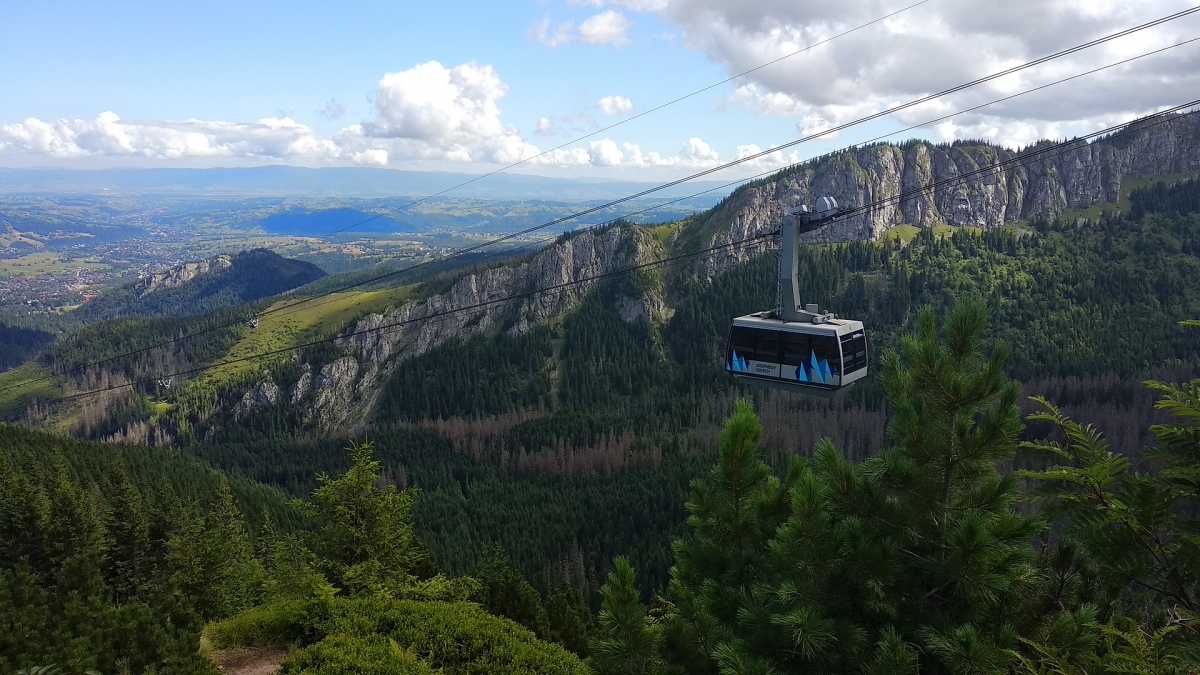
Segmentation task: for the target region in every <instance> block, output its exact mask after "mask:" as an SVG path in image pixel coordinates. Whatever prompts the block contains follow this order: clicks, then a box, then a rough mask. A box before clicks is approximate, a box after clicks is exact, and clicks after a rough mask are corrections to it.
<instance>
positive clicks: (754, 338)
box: [729, 326, 758, 354]
mask: <svg viewBox="0 0 1200 675" xmlns="http://www.w3.org/2000/svg"><path fill="white" fill-rule="evenodd" d="M729 344H730V346H732V347H733V348H734V349H737V350H738V351H739V352H741V351H745V352H746V353H747V354H753V353H754V349H755V348H756V347H757V346H758V331H756V330H754V329H753V328H742V327H741V326H734V327H733V334H732V335H730V336H729Z"/></svg>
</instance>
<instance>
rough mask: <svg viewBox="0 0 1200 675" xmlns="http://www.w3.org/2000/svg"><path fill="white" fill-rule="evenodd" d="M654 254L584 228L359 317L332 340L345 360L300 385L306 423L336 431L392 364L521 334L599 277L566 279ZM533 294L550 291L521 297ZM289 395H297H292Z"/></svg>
mask: <svg viewBox="0 0 1200 675" xmlns="http://www.w3.org/2000/svg"><path fill="white" fill-rule="evenodd" d="M655 249H656V246H655V243H654V240H653V238H652V237H650V236H649V235H648V234H647V233H646V232H644V231H643V230H641V229H640V228H637V227H633V226H626V225H621V226H614V227H610V228H606V229H604V230H601V231H592V230H587V231H584V232H580V233H579V234H576V235H574V236H571V237H569V238H564V239H562V240H560V241H558V242H557V243H555V244H554V245H553V246H551V247H549V248H547V249H545V250H543V251H541V252H539V253H538V254H537V255H535V256H534V257H533V258H531V259H529V260H527V261H525V262H521V263H519V264H514V265H503V266H498V267H494V268H491V269H487V270H483V271H481V272H476V273H473V274H467V275H465V276H463V277H462V278H460V279H458V280H457V281H456V282H455V283H454V284H453V285H452V286H451V287H450V289H449V290H448V291H446V292H445V293H440V294H437V295H434V296H432V297H429V298H427V299H425V300H423V301H420V302H413V303H409V304H406V305H403V306H401V307H399V308H397V309H395V310H393V311H391V312H388V313H387V314H370V315H367V316H366V317H364V318H362V319H361V320H359V321H358V322H356V323H355V324H354V325H352V326H351V327H349V328H348V329H347V330H346V331H345V334H346V336H347V337H345V338H343V339H341V340H339V341H338V346H339V347H341V348H342V349H343V350H344V351H345V352H346V353H348V354H350V356H346V357H343V358H341V359H338V360H337V361H334V362H332V363H329V364H326V365H325V366H324V367H323V368H322V369H321V371H320V373H319V375H318V376H317V377H316V378H313V379H315V381H313V379H306V380H305V385H304V386H305V388H306V389H307V387H308V386H309V382H312V385H313V390H314V392H315V393H314V408H313V413H314V418H315V420H316V421H317V423H318V424H319V425H320V426H321V427H323V428H335V427H339V426H343V425H345V424H346V423H347V422H348V421H351V420H353V419H354V418H355V417H356V416H361V415H362V414H365V412H366V411H367V410H368V409H369V408H370V404H371V399H372V397H373V395H374V385H375V384H376V383H377V382H378V380H379V377H380V375H381V374H382V373H383V372H384V371H385V370H386V369H387V367H388V365H389V363H391V362H392V361H393V359H396V358H410V357H412V356H416V355H419V354H423V353H425V352H426V351H428V350H430V349H432V348H434V347H436V346H438V345H440V344H442V343H443V342H446V341H447V340H449V339H451V338H453V337H459V336H464V335H472V334H478V333H482V332H486V331H488V330H492V329H495V328H496V327H497V325H498V324H499V323H500V322H503V323H505V324H507V325H509V326H510V327H509V328H508V330H510V331H513V332H518V333H520V332H525V331H527V330H529V329H530V328H532V327H533V325H534V324H535V323H536V322H538V321H546V320H549V319H554V318H557V317H559V316H561V315H562V314H564V313H565V312H567V311H569V310H571V309H572V308H574V307H575V306H577V305H578V304H579V302H580V300H581V299H582V298H583V297H585V296H586V295H587V294H588V293H589V292H590V291H591V290H592V289H593V288H595V287H596V286H597V285H598V284H600V283H603V281H604V280H603V279H598V280H595V281H588V282H584V283H579V284H574V282H578V281H580V280H582V279H591V278H594V277H598V276H602V275H605V274H608V273H610V272H613V271H616V270H621V269H624V268H627V267H629V266H630V265H636V264H640V263H645V262H649V261H651V260H653V259H654V256H655ZM534 289H551V290H550V291H549V292H544V293H538V294H537V295H527V293H528V292H529V291H532V290H534ZM522 296H524V297H522ZM617 304H618V307H619V311H620V312H621V316H622V317H623V318H625V320H626V321H629V322H631V323H633V322H637V321H661V320H663V319H664V318H665V312H667V311H668V310H667V309H666V305H665V303H664V302H663V301H662V298H661V296H659V295H658V294H657V293H647V294H646V295H644V296H643V297H639V298H628V297H621V298H618V300H617ZM381 326H392V327H390V328H386V329H380V327H381ZM377 329H378V330H377ZM300 396H303V394H302V393H301V394H300ZM293 398H294V399H295V398H298V397H297V396H296V394H295V393H293Z"/></svg>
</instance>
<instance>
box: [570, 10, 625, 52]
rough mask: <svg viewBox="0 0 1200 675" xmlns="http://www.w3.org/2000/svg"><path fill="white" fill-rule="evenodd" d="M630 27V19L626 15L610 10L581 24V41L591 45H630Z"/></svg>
mask: <svg viewBox="0 0 1200 675" xmlns="http://www.w3.org/2000/svg"><path fill="white" fill-rule="evenodd" d="M629 26H630V23H629V19H627V18H625V15H624V14H622V13H620V12H618V11H615V10H611V9H610V10H608V11H607V12H601V13H599V14H596V15H593V16H591V17H588V18H587V19H586V20H585V21H584V22H583V23H581V24H579V40H580V42H586V43H587V44H589V45H618V46H619V45H623V44H628V43H629V38H628V37H626V36H627V34H628V33H629Z"/></svg>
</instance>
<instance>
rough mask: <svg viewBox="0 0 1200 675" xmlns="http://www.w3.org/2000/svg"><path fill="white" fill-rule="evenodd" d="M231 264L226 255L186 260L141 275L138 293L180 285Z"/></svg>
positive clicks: (226, 267)
mask: <svg viewBox="0 0 1200 675" xmlns="http://www.w3.org/2000/svg"><path fill="white" fill-rule="evenodd" d="M232 266H233V259H232V258H231V257H230V256H227V255H219V256H216V257H215V258H209V259H208V260H200V261H197V262H186V263H183V264H182V265H177V266H175V267H172V268H171V269H169V270H165V271H162V272H155V273H154V274H150V275H147V276H144V277H142V278H141V284H142V289H141V293H140V295H143V296H144V295H146V294H148V293H153V292H154V291H157V290H159V289H160V288H174V287H176V286H182V285H183V284H186V283H187V282H189V281H191V280H192V279H195V278H196V277H199V276H203V275H205V274H212V273H214V272H220V271H221V270H227V269H229V268H230V267H232Z"/></svg>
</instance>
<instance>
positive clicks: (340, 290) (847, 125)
mask: <svg viewBox="0 0 1200 675" xmlns="http://www.w3.org/2000/svg"><path fill="white" fill-rule="evenodd" d="M1196 12H1200V6H1198V7H1194V8H1192V9H1188V10H1183V11H1181V12H1177V13H1175V14H1171V15H1169V16H1166V17H1163V18H1160V19H1156V20H1154V21H1150V22H1147V23H1144V24H1141V25H1139V26H1134V27H1132V28H1128V29H1125V30H1122V31H1119V32H1117V33H1113V34H1110V35H1108V36H1105V37H1102V38H1097V39H1096V40H1092V41H1091V42H1087V43H1084V44H1082V45H1078V46H1076V47H1072V48H1069V49H1066V50H1062V51H1060V52H1056V53H1054V54H1051V55H1048V56H1043V57H1041V58H1038V59H1035V60H1033V61H1029V62H1027V63H1024V64H1020V65H1017V66H1013V67H1012V68H1009V69H1006V70H1003V71H1000V72H998V73H993V74H992V75H988V76H985V77H982V78H979V79H976V80H973V81H971V82H968V83H965V84H960V85H957V86H955V87H952V88H950V89H947V90H944V91H942V92H939V93H937V94H930V95H928V96H925V97H922V98H919V99H915V100H913V101H909V102H908V103H904V104H901V105H899V106H895V107H893V108H889V109H888V110H885V111H880V112H878V113H874V114H872V115H868V116H867V117H864V118H860V119H858V120H855V121H852V122H847V123H845V124H842V125H839V126H837V127H833V128H830V129H826V130H823V131H820V132H817V133H814V134H811V135H809V136H805V137H802V138H799V139H796V140H793V141H790V142H789V143H786V144H784V145H781V146H777V147H775V148H771V149H769V150H766V151H763V152H760V153H757V154H754V155H750V156H747V157H743V158H739V159H736V160H733V161H731V162H727V163H725V164H722V165H720V166H717V167H713V168H710V169H706V170H704V171H701V172H698V173H695V174H692V175H690V176H687V177H685V178H681V179H679V180H676V181H672V182H670V183H665V184H663V185H659V186H657V187H654V188H650V189H647V190H643V191H642V192H639V193H636V194H634V195H631V196H627V197H622V198H620V199H616V200H612V201H609V202H607V203H605V204H601V205H598V206H595V207H591V208H588V209H585V210H583V211H579V212H576V213H573V214H570V215H567V216H563V217H561V218H557V219H554V220H551V221H549V222H546V223H542V224H540V225H535V226H533V227H530V228H526V229H525V230H521V231H518V232H513V233H510V234H507V235H503V236H501V237H497V238H495V239H493V240H491V241H488V242H483V243H481V244H477V245H474V246H470V247H467V248H463V249H459V250H458V251H455V252H454V253H452V254H449V255H447V256H443V257H441V258H438V259H435V260H430V261H425V262H421V263H418V264H417V265H412V266H410V267H405V268H401V269H399V270H394V271H392V272H388V273H386V274H383V275H380V276H378V277H374V278H371V279H367V280H364V281H360V282H356V283H353V284H348V285H346V286H342V287H339V288H336V289H334V290H332V291H327V292H325V293H323V294H322V295H318V296H314V297H311V298H304V299H298V300H297V301H296V302H294V303H291V304H285V305H283V306H280V307H277V308H274V309H268V310H266V311H264V312H260V313H259V314H258V315H257V316H259V317H262V316H266V315H269V314H274V313H277V312H284V313H285V314H287V313H291V312H294V311H300V309H299V307H300V306H301V305H305V304H306V303H310V302H312V301H313V300H315V299H318V298H321V297H326V296H333V295H336V294H338V293H343V292H345V291H348V290H352V289H354V288H359V287H362V286H366V285H369V284H374V283H378V282H379V281H383V280H384V279H387V278H390V277H393V276H396V275H399V274H402V273H405V272H409V271H412V270H414V269H417V268H419V267H424V266H427V265H433V264H437V263H440V262H446V261H448V260H452V259H454V258H457V257H460V256H462V255H465V254H467V253H470V252H473V251H477V250H480V249H482V248H485V247H487V246H491V245H494V244H497V243H500V242H503V241H508V240H512V239H515V238H517V237H520V236H523V235H526V234H530V233H532V232H536V231H538V230H542V229H544V228H547V227H551V226H553V225H557V224H561V223H563V222H567V221H570V220H574V219H577V218H579V217H581V216H584V215H589V214H591V213H595V212H597V211H600V210H603V209H606V208H610V207H612V206H615V205H618V204H622V203H625V202H628V201H631V200H633V199H636V198H638V197H642V196H645V195H648V194H652V193H654V192H657V191H659V190H662V189H665V188H667V187H673V186H675V185H679V184H682V183H685V182H688V181H690V180H693V179H695V178H698V177H701V176H705V175H709V174H711V173H715V172H717V171H721V170H723V169H726V168H729V167H731V166H735V165H738V164H742V163H744V162H747V161H752V160H754V159H758V158H761V157H763V156H766V155H769V154H772V153H774V152H777V151H779V150H782V149H784V148H787V147H792V146H795V145H798V144H800V143H804V142H807V141H810V140H813V139H816V138H820V137H822V136H825V135H828V134H831V133H835V132H837V131H842V130H844V129H847V128H850V127H853V126H856V125H858V124H862V123H865V122H868V121H873V120H875V119H879V118H880V117H883V116H885V115H888V114H891V113H894V112H897V111H899V110H904V109H906V108H910V107H913V106H916V105H920V104H921V103H927V102H929V101H931V100H933V99H936V98H938V97H940V96H943V95H946V94H949V93H954V92H958V91H962V90H964V89H967V88H969V87H972V86H975V85H978V84H981V83H984V82H987V81H990V80H993V79H996V78H999V77H1003V76H1006V75H1010V74H1013V73H1015V72H1018V71H1020V70H1024V69H1027V68H1029V67H1032V66H1034V65H1040V64H1042V63H1046V62H1048V61H1050V60H1053V59H1055V58H1060V57H1062V56H1066V55H1069V54H1073V53H1075V52H1078V51H1081V50H1083V49H1087V48H1089V47H1093V46H1096V45H1098V44H1102V43H1104V42H1108V41H1110V40H1114V39H1117V38H1119V37H1124V36H1127V35H1130V34H1132V33H1135V32H1137V31H1140V30H1145V29H1147V28H1150V27H1153V26H1157V25H1161V24H1163V23H1166V22H1168V21H1172V20H1175V19H1178V18H1181V17H1183V16H1187V15H1189V14H1194V13H1196ZM1197 39H1200V38H1193V39H1191V40H1187V41H1184V42H1180V43H1176V44H1174V45H1169V46H1167V47H1163V48H1160V49H1157V50H1153V51H1151V52H1147V53H1145V54H1141V55H1138V56H1135V57H1131V58H1128V59H1124V60H1122V61H1118V62H1116V63H1112V64H1109V65H1107V66H1102V67H1099V68H1095V69H1092V70H1089V71H1085V72H1083V73H1079V74H1076V75H1073V76H1069V77H1067V78H1063V79H1061V80H1058V81H1055V82H1051V83H1048V84H1044V85H1041V86H1039V87H1036V88H1034V89H1030V90H1027V91H1025V92H1018V93H1016V94H1012V95H1009V96H1006V97H1003V98H1000V99H997V100H995V101H991V102H988V103H984V104H980V105H977V106H974V107H972V108H967V109H965V110H961V111H958V112H955V113H951V114H948V115H944V116H942V117H939V118H936V119H933V120H928V121H925V122H922V123H920V124H915V125H911V126H909V127H906V128H904V129H900V130H898V131H894V132H890V133H888V134H884V135H883V136H879V137H877V138H876V139H872V140H871V141H867V142H874V141H875V140H880V139H883V138H887V137H889V136H893V135H896V134H898V133H903V132H905V131H910V130H913V129H917V128H920V127H922V126H926V125H928V124H933V123H935V122H939V121H943V120H945V119H949V118H951V117H954V116H956V115H961V114H964V113H967V112H971V111H974V110H978V109H980V108H983V107H986V106H989V105H994V104H996V103H999V102H1003V101H1006V100H1010V99H1013V98H1016V97H1018V96H1022V95H1024V94H1027V93H1032V92H1034V91H1039V90H1041V89H1045V88H1047V87H1050V86H1053V85H1055V84H1059V83H1061V82H1066V81H1069V80H1073V79H1076V78H1079V77H1083V76H1085V75H1090V74H1092V73H1095V72H1098V71H1100V70H1104V69H1105V68H1110V67H1113V66H1116V65H1121V64H1124V63H1128V62H1130V61H1133V60H1136V59H1138V58H1142V57H1145V56H1150V55H1152V54H1157V53H1160V52H1163V51H1166V50H1168V49H1173V48H1175V47H1179V46H1183V45H1185V44H1188V43H1191V42H1195V41H1196V40H1197ZM785 168H786V167H783V168H780V169H773V170H771V171H768V172H764V173H762V174H758V175H757V176H753V177H751V178H747V179H740V180H738V181H735V182H733V183H728V184H726V185H723V186H718V187H716V188H710V189H708V190H704V191H701V192H698V193H695V194H693V195H689V196H686V197H681V198H679V199H676V200H671V201H668V202H663V203H661V204H658V205H656V206H654V207H650V208H647V209H642V210H641V211H635V212H632V213H629V214H624V215H623V216H621V217H622V218H624V217H628V216H630V215H637V214H639V213H645V212H646V211H650V210H653V209H655V208H661V207H662V206H665V205H668V204H673V203H676V202H679V201H683V200H686V199H690V198H692V197H696V196H698V195H701V194H705V193H707V192H712V191H714V190H718V189H721V188H723V187H727V186H729V185H735V184H738V183H742V182H745V181H747V180H753V179H754V178H757V177H761V176H764V175H770V174H772V173H776V172H778V171H782V170H784V169H785ZM609 222H612V221H609ZM526 246H528V245H526ZM518 248H523V247H518ZM509 252H511V251H506V253H509ZM334 300H336V298H332V297H330V298H329V300H327V301H325V302H332V301H334ZM321 304H324V303H316V304H310V305H308V306H307V307H305V308H304V309H311V308H313V307H319V306H320V305H321ZM293 308H295V309H293ZM286 310H291V312H288V311H286ZM241 323H244V322H243V321H240V320H239V321H235V322H230V323H226V324H221V325H217V326H212V327H209V328H205V329H202V330H200V331H196V332H195V333H189V334H187V335H183V336H180V337H177V338H172V339H170V340H164V341H163V342H160V343H157V344H155V345H151V346H149V347H144V348H141V349H138V350H134V351H130V352H126V353H124V354H120V355H117V356H113V357H109V358H106V359H101V360H98V361H94V362H91V363H88V364H84V365H81V366H75V367H73V368H71V369H68V370H65V371H60V372H57V373H51V374H49V375H44V376H42V377H40V378H36V379H31V380H26V381H23V382H18V383H14V384H12V385H9V386H7V387H5V388H3V389H0V392H4V391H9V390H11V389H14V388H17V387H23V386H28V385H29V384H34V383H37V382H43V381H45V380H48V379H50V378H53V377H57V376H60V375H66V374H70V373H73V372H78V371H80V370H84V369H86V368H89V367H95V366H97V365H103V364H105V363H111V362H112V361H116V360H119V359H123V358H127V357H129V356H136V355H138V354H142V353H146V352H149V351H152V350H154V349H158V348H160V347H164V346H167V345H170V344H174V343H175V342H179V341H181V340H185V339H188V338H191V337H195V336H197V335H202V334H205V333H208V332H212V331H215V330H221V329H224V328H229V327H232V326H236V325H240V324H241Z"/></svg>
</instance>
